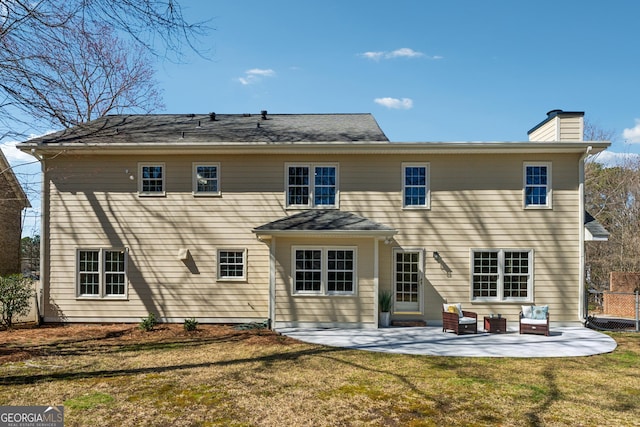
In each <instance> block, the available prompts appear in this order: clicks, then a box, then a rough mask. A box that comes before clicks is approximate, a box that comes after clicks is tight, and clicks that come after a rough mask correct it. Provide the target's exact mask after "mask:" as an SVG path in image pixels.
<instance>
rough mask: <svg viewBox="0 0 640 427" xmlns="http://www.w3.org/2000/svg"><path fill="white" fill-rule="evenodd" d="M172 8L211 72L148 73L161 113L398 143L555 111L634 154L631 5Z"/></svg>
mask: <svg viewBox="0 0 640 427" xmlns="http://www.w3.org/2000/svg"><path fill="white" fill-rule="evenodd" d="M182 3H183V5H184V12H185V15H186V16H187V18H188V19H191V20H210V22H209V25H210V26H211V27H212V28H213V31H211V32H210V34H209V35H208V36H207V37H206V38H204V39H202V42H203V43H202V45H203V49H205V50H207V51H208V52H207V56H208V59H203V58H201V57H199V56H198V55H195V54H192V53H188V54H187V55H186V57H185V61H184V63H180V64H174V63H170V62H166V61H165V62H161V63H158V67H157V76H156V77H157V80H158V82H159V85H160V87H161V88H162V90H163V94H164V103H165V105H166V108H165V109H164V110H163V111H158V112H164V113H208V112H211V111H214V112H216V113H218V114H229V113H256V114H257V113H259V112H260V110H268V111H269V112H270V113H274V114H277V113H354V112H355V113H372V114H373V115H374V117H375V118H376V119H377V121H378V123H379V124H380V127H381V128H382V130H383V131H384V132H385V133H386V135H387V137H388V138H389V139H391V140H392V141H402V142H405V141H525V140H526V139H527V131H528V130H529V129H530V128H532V127H533V126H534V125H536V124H537V123H539V122H540V121H542V120H543V119H544V118H545V117H546V112H547V111H549V110H553V109H563V110H565V111H584V112H585V117H586V119H587V120H588V121H590V122H591V123H593V124H595V125H597V126H598V127H600V128H602V129H605V130H611V131H614V132H615V135H616V136H615V138H614V139H613V141H612V142H613V145H612V147H611V148H610V149H609V154H608V156H609V157H614V156H615V154H619V155H629V154H639V153H640V102H639V101H640V84H639V83H640V82H639V79H638V76H639V70H640V64H639V62H640V56H638V54H637V50H638V44H639V42H640V36H638V35H637V30H635V27H636V25H637V16H638V15H640V2H638V1H637V0H618V1H614V2H603V1H594V0H566V1H562V2H558V1H548V0H538V1H526V2H525V1H513V0H508V1H506V0H504V1H502V0H501V1H498V0H485V1H479V0H474V1H472V0H468V1H460V0H450V1H424V0H413V1H408V0H396V1H394V2H390V1H377V0H366V1H365V0H349V1H347V0H325V1H322V2H308V1H300V0H276V1H271V2H267V1H264V0H262V1H254V0H243V1H242V2H238V1H235V0H233V1H232V0H226V1H206V0H201V1H194V0H192V1H188V0H183V1H182ZM11 145H12V144H11V143H10V142H7V143H6V144H5V146H4V147H3V151H4V152H5V154H6V155H7V156H8V157H9V159H10V161H12V162H13V163H14V164H16V163H19V162H21V161H22V162H24V161H27V159H26V157H25V156H20V155H17V154H16V153H15V151H14V149H13V147H12V146H11ZM36 167H37V165H36ZM28 168H29V166H23V167H19V168H16V172H17V173H19V172H21V171H27V170H29V169H28ZM19 175H20V174H19ZM24 175H26V176H29V177H31V179H32V177H33V174H29V173H26V172H24ZM33 197H34V196H32V199H33ZM36 197H37V196H36ZM32 203H33V200H32ZM34 204H37V201H36V203H34ZM34 216H35V215H34ZM33 227H35V226H33ZM33 227H32V228H33ZM28 231H30V230H29V229H28V226H27V227H25V233H27V234H30V233H28Z"/></svg>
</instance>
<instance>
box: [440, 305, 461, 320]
mask: <svg viewBox="0 0 640 427" xmlns="http://www.w3.org/2000/svg"><path fill="white" fill-rule="evenodd" d="M444 311H446V312H448V313H456V314H457V315H458V317H462V305H461V304H444Z"/></svg>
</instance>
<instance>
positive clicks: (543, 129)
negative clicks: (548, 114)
mask: <svg viewBox="0 0 640 427" xmlns="http://www.w3.org/2000/svg"><path fill="white" fill-rule="evenodd" d="M559 122H560V119H559V118H558V117H554V118H553V119H551V120H549V121H548V122H546V123H545V124H543V125H542V126H540V127H539V128H538V129H536V130H534V131H533V132H531V133H530V134H529V141H558V126H559V124H558V123H559Z"/></svg>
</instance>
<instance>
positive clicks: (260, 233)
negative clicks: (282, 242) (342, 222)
mask: <svg viewBox="0 0 640 427" xmlns="http://www.w3.org/2000/svg"><path fill="white" fill-rule="evenodd" d="M251 231H252V232H253V233H255V235H256V236H257V237H259V238H262V239H269V238H271V237H274V236H275V237H277V236H285V237H300V236H305V237H314V236H317V237H344V238H347V237H379V238H381V239H382V238H385V237H393V236H395V235H396V234H398V230H392V229H390V230H258V229H255V228H254V229H253V230H251Z"/></svg>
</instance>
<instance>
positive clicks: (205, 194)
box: [192, 162, 222, 197]
mask: <svg viewBox="0 0 640 427" xmlns="http://www.w3.org/2000/svg"><path fill="white" fill-rule="evenodd" d="M198 166H209V167H215V168H216V173H217V178H216V180H217V182H218V191H198ZM192 174H193V177H192V191H193V195H194V196H196V197H220V195H221V194H222V190H221V189H222V187H221V184H220V183H221V180H220V163H218V162H193V165H192Z"/></svg>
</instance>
